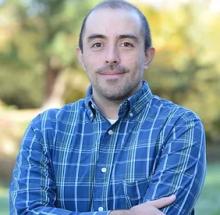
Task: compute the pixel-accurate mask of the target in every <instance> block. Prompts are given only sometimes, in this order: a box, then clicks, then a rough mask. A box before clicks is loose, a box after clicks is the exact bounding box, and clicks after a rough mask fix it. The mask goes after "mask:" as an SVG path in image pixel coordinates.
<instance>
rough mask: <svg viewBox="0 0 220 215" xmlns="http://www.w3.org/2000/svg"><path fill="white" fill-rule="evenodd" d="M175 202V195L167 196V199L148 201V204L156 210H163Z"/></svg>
mask: <svg viewBox="0 0 220 215" xmlns="http://www.w3.org/2000/svg"><path fill="white" fill-rule="evenodd" d="M175 200H176V196H175V195H171V196H167V197H162V198H160V199H157V200H153V201H150V202H149V204H151V205H153V206H154V207H156V208H163V207H165V206H168V205H170V204H171V203H173V202H174V201H175Z"/></svg>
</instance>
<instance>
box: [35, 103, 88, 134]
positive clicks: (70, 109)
mask: <svg viewBox="0 0 220 215" xmlns="http://www.w3.org/2000/svg"><path fill="white" fill-rule="evenodd" d="M84 110H85V101H84V99H80V100H78V101H76V102H73V103H70V104H66V105H64V106H63V107H61V108H52V109H48V110H45V111H43V112H41V113H39V114H38V115H37V116H36V117H35V118H34V119H33V120H32V121H31V126H32V127H33V128H38V129H41V130H42V129H43V130H44V129H48V128H51V127H55V126H56V124H57V123H62V122H65V123H66V122H67V121H68V120H69V119H70V117H71V118H72V117H74V116H76V115H79V114H80V113H81V112H83V111H84Z"/></svg>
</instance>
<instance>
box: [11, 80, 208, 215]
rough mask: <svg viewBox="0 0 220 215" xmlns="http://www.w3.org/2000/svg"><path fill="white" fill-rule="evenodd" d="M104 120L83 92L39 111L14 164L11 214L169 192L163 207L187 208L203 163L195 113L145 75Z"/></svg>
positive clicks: (108, 204) (95, 210)
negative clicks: (160, 92)
mask: <svg viewBox="0 0 220 215" xmlns="http://www.w3.org/2000/svg"><path fill="white" fill-rule="evenodd" d="M118 116H119V118H118V120H117V121H116V122H115V123H114V124H111V123H110V122H109V121H108V120H107V119H106V118H105V117H104V116H103V115H102V113H101V112H100V111H99V109H98V108H97V107H96V105H95V104H94V103H93V101H92V90H91V89H90V90H89V93H88V94H87V96H86V98H85V99H82V100H79V101H77V102H74V103H72V104H68V105H66V106H64V107H63V108H61V109H51V110H48V111H46V112H44V113H42V114H40V115H38V116H37V117H36V118H35V119H34V120H33V121H32V123H31V124H30V126H29V127H28V129H27V131H26V133H25V136H24V138H23V141H22V144H21V149H20V153H19V155H18V158H17V162H16V166H15V169H14V172H13V177H12V182H11V188H10V214H13V215H14V214H51V215H52V214H54V215H55V214H57V215H58V214H60V215H61V214H62V215H67V214H68V215H70V214H71V215H95V214H96V215H106V214H109V211H110V210H115V209H128V208H131V207H132V206H134V205H137V204H140V203H143V202H146V201H149V200H154V199H158V198H160V197H164V196H168V195H170V194H176V196H177V199H176V201H175V202H174V203H173V204H171V205H170V206H168V207H166V208H163V209H162V211H163V212H164V213H166V214H168V215H170V214H172V215H178V214H183V215H187V214H190V213H191V212H192V209H193V207H194V204H195V202H196V200H197V198H198V195H199V193H200V191H201V188H202V185H203V181H204V176H205V168H206V166H205V165H206V158H205V138H204V129H203V126H202V123H201V121H200V119H199V118H198V116H197V115H195V114H194V113H193V112H191V111H189V110H187V109H184V108H183V107H180V106H178V105H176V104H173V103H172V102H170V101H167V100H164V99H161V98H159V97H157V96H154V95H153V94H152V93H151V91H150V89H149V87H148V85H147V84H146V83H145V82H144V83H143V86H142V88H141V89H140V90H138V91H137V92H136V94H135V95H133V96H131V97H130V98H128V99H127V100H125V101H124V102H123V103H122V104H121V106H120V109H119V114H118Z"/></svg>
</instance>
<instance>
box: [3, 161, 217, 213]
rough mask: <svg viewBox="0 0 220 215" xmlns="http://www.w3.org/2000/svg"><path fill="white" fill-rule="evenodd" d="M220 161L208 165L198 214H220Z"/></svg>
mask: <svg viewBox="0 0 220 215" xmlns="http://www.w3.org/2000/svg"><path fill="white" fill-rule="evenodd" d="M219 191H220V163H216V164H211V165H209V166H208V171H207V177H206V181H205V187H204V189H203V192H202V194H201V196H200V198H199V200H198V202H197V205H196V214H197V215H207V214H208V215H219V214H220V197H219V194H220V192H219ZM0 209H1V215H7V214H9V212H8V189H7V188H5V187H0Z"/></svg>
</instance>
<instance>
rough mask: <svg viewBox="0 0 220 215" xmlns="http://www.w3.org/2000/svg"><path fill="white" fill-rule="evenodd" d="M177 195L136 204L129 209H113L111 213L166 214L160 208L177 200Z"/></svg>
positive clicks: (125, 214)
mask: <svg viewBox="0 0 220 215" xmlns="http://www.w3.org/2000/svg"><path fill="white" fill-rule="evenodd" d="M175 199H176V197H175V195H171V196H168V197H163V198H160V199H157V200H154V201H149V202H145V203H142V204H140V205H136V206H134V207H132V208H130V209H129V210H116V211H112V212H111V213H110V215H164V213H162V212H161V211H160V210H159V209H160V208H163V207H165V206H168V205H170V204H171V203H173V202H174V201H175Z"/></svg>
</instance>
